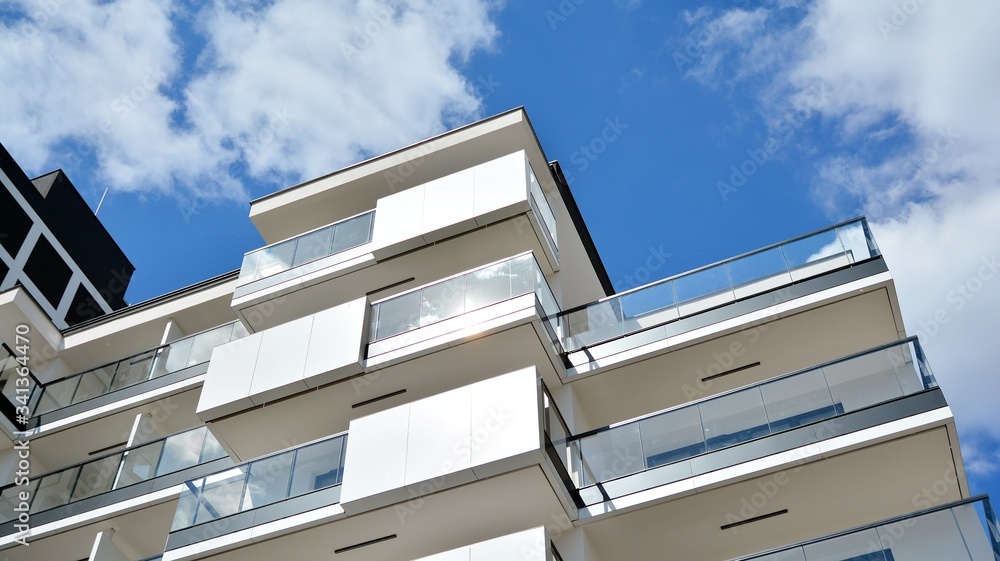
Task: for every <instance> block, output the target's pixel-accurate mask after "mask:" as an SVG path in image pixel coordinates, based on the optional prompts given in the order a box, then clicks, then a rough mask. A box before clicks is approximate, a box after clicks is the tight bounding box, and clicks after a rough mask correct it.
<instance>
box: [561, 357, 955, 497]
mask: <svg viewBox="0 0 1000 561" xmlns="http://www.w3.org/2000/svg"><path fill="white" fill-rule="evenodd" d="M935 387H937V383H936V382H935V380H934V376H933V374H932V373H931V370H930V367H929V366H928V364H927V362H926V360H925V359H924V356H923V352H922V350H921V348H920V345H919V344H918V342H917V340H916V338H910V339H906V340H904V341H901V342H899V343H893V344H891V345H886V346H882V347H878V348H876V349H872V350H869V351H865V352H863V353H861V354H857V355H853V356H850V357H846V358H842V359H839V360H836V361H833V362H829V363H826V364H823V365H821V366H816V367H812V368H809V369H807V370H802V371H799V372H795V373H792V374H786V375H784V376H781V377H779V378H774V379H771V380H768V381H765V382H761V383H758V384H755V385H752V386H749V387H746V388H742V389H737V390H734V391H730V392H726V393H723V394H720V395H715V396H712V397H709V398H706V399H703V400H700V401H696V402H692V403H689V404H685V405H682V406H680V407H675V408H673V409H669V410H667V411H664V412H661V413H657V414H654V415H650V416H647V417H644V418H642V419H639V420H636V421H631V422H628V423H625V424H621V425H617V426H613V427H610V428H606V429H599V430H597V431H592V432H590V433H584V434H582V435H577V436H574V437H573V438H572V439H570V449H569V452H568V453H569V454H570V456H571V459H570V463H571V465H574V466H578V467H577V468H576V469H575V470H573V471H574V472H575V477H576V481H575V483H576V484H577V486H578V488H580V489H581V495H583V496H584V497H585V498H584V501H585V502H588V504H593V502H594V501H588V500H587V498H586V497H587V496H590V497H597V496H604V493H603V485H602V484H603V483H605V482H608V481H611V480H618V479H621V478H624V477H627V476H630V475H632V474H636V473H639V472H644V471H648V470H652V469H655V468H658V467H660V466H666V465H668V464H672V463H675V462H680V461H682V460H685V459H688V458H692V457H694V456H698V455H701V454H705V453H708V452H713V451H716V450H720V449H723V448H727V447H730V446H735V445H737V444H742V443H744V442H748V441H751V440H755V439H759V438H764V437H767V436H770V435H773V434H777V433H781V432H784V431H788V430H791V429H794V428H796V427H800V426H804V425H808V424H811V423H815V422H817V421H821V420H824V419H829V418H832V417H837V416H840V415H844V414H847V413H850V412H852V411H857V410H859V409H864V408H867V407H871V406H873V405H877V404H880V403H885V402H888V401H891V400H894V399H897V398H900V397H903V396H907V395H911V394H915V393H918V392H922V391H924V390H927V389H931V388H935ZM595 487H596V488H595Z"/></svg>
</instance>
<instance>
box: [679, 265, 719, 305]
mask: <svg viewBox="0 0 1000 561" xmlns="http://www.w3.org/2000/svg"><path fill="white" fill-rule="evenodd" d="M674 291H675V294H676V295H677V302H678V303H684V302H689V301H691V300H710V301H709V302H706V305H707V306H712V305H715V304H716V302H715V301H716V300H719V296H720V295H728V296H732V285H731V284H730V282H729V272H728V271H727V270H726V264H725V263H723V264H722V265H716V266H715V267H710V268H708V269H703V270H701V271H698V272H696V273H689V274H687V275H684V276H682V277H677V278H676V279H674ZM723 300H727V299H726V298H723V299H722V300H720V301H723ZM728 300H731V298H728Z"/></svg>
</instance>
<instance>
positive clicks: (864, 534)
mask: <svg viewBox="0 0 1000 561" xmlns="http://www.w3.org/2000/svg"><path fill="white" fill-rule="evenodd" d="M802 549H803V550H804V551H805V554H806V560H807V561H848V560H849V561H887V560H886V558H885V555H884V554H883V553H882V547H881V545H880V544H879V539H878V534H877V533H876V532H875V530H874V529H870V530H864V531H861V532H857V533H854V534H847V535H846V536H841V537H838V538H832V539H829V540H824V541H821V542H817V543H812V544H809V545H807V546H804V547H803V548H802ZM897 561H902V560H897Z"/></svg>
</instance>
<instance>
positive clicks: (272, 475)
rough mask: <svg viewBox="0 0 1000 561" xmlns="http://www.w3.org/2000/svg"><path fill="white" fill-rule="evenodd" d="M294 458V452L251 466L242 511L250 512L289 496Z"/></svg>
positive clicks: (257, 462)
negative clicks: (289, 483)
mask: <svg viewBox="0 0 1000 561" xmlns="http://www.w3.org/2000/svg"><path fill="white" fill-rule="evenodd" d="M294 456H295V452H294V451H292V452H285V453H284V454H279V455H277V456H272V457H270V458H265V459H263V460H257V461H256V462H253V463H252V464H250V472H249V475H248V476H247V477H248V479H247V490H246V493H244V494H243V506H242V507H241V509H240V510H250V509H252V508H257V507H262V506H264V505H269V504H271V503H273V502H277V501H280V500H283V499H285V498H286V497H287V496H288V481H289V479H290V477H291V475H292V459H293V458H294Z"/></svg>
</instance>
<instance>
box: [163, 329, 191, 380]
mask: <svg viewBox="0 0 1000 561" xmlns="http://www.w3.org/2000/svg"><path fill="white" fill-rule="evenodd" d="M193 344H194V341H193V340H192V339H191V338H186V339H181V340H179V341H174V342H173V343H170V344H169V345H167V347H166V348H165V349H163V350H162V351H161V352H160V354H159V356H158V357H157V359H156V362H157V368H156V369H155V370H156V372H159V371H160V370H162V371H163V374H167V373H170V372H177V371H178V370H183V369H184V368H187V366H188V357H190V356H191V346H192V345H193ZM160 365H162V367H161V366H160ZM163 374H154V376H155V375H160V376H162V375H163Z"/></svg>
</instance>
